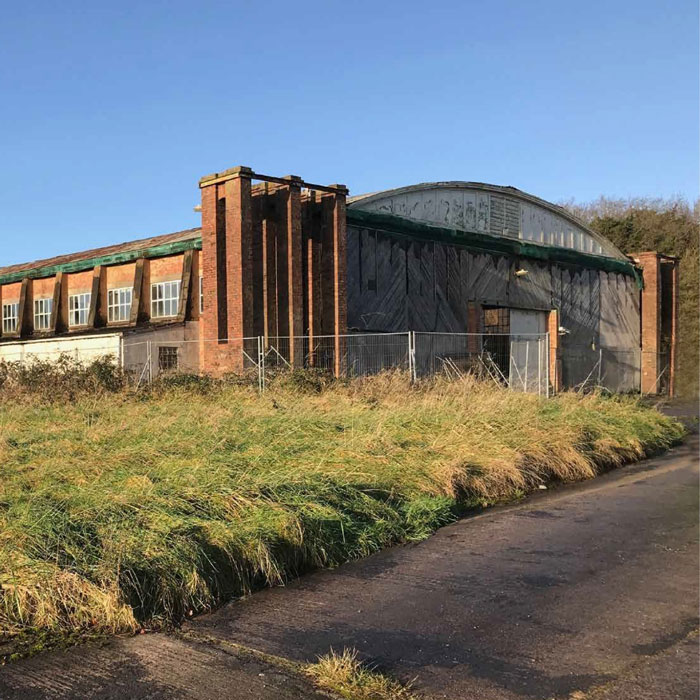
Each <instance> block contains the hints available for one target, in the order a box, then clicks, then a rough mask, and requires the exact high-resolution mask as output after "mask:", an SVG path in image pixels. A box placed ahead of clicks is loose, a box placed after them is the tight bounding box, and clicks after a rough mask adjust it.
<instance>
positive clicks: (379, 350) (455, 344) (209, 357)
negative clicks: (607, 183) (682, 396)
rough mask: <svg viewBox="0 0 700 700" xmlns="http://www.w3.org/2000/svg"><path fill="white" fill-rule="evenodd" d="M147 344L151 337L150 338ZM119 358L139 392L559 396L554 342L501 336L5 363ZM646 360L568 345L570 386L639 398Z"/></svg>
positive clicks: (125, 352)
mask: <svg viewBox="0 0 700 700" xmlns="http://www.w3.org/2000/svg"><path fill="white" fill-rule="evenodd" d="M142 337H143V336H142ZM105 356H111V357H113V358H114V359H115V361H116V362H117V363H118V364H119V365H120V366H121V367H123V369H124V370H125V371H126V373H127V374H128V376H129V378H130V379H131V381H132V382H133V383H135V384H137V385H140V384H149V383H151V382H153V381H154V380H155V379H156V378H157V377H161V376H163V375H170V374H174V373H180V374H200V373H201V368H202V367H207V368H212V369H213V370H214V371H217V370H218V373H236V374H241V375H249V377H250V378H251V380H252V381H255V382H257V384H258V386H259V389H260V391H264V390H265V384H266V381H267V379H269V378H270V377H272V376H274V375H275V374H279V373H280V372H284V371H287V370H292V369H307V370H315V371H318V372H322V373H327V374H328V375H330V376H337V377H364V376H368V375H372V374H378V373H379V372H382V371H385V370H402V371H405V372H407V373H409V374H410V376H411V377H412V379H414V380H418V379H421V378H424V377H430V376H434V375H438V374H441V375H444V376H447V377H452V378H457V377H460V376H464V375H467V374H470V375H474V376H477V377H479V378H480V379H484V380H486V381H493V382H494V383H496V384H498V385H500V386H503V387H506V388H508V389H511V390H513V391H523V392H528V393H535V394H538V395H541V396H549V395H550V394H551V393H552V391H553V384H554V382H553V381H552V376H551V373H550V367H552V365H553V363H551V362H550V355H549V334H546V333H543V334H530V335H513V334H499V333H427V332H413V331H409V332H405V333H356V334H347V335H342V336H338V337H336V336H333V335H327V336H300V337H295V338H289V337H286V336H279V337H272V336H270V337H267V338H266V337H264V336H255V337H249V338H236V339H230V340H225V341H222V340H203V339H198V340H177V339H173V338H172V337H169V338H158V339H156V340H141V339H139V338H129V337H128V336H123V337H121V338H120V337H118V336H114V337H110V338H109V340H108V341H105V339H104V338H100V339H98V337H94V338H93V339H90V342H89V343H86V342H83V344H82V345H81V346H75V347H71V348H69V349H68V350H66V349H65V347H62V346H61V344H60V343H59V342H58V341H53V342H51V343H48V342H47V343H44V344H38V343H37V344H29V343H27V344H22V345H20V344H17V345H15V344H12V345H8V346H7V347H6V348H4V352H3V353H2V354H0V361H3V360H4V361H6V362H20V363H28V362H34V361H52V360H56V359H58V358H59V357H68V358H70V359H72V360H77V361H79V362H83V363H89V362H91V361H93V360H95V359H98V358H100V357H105ZM641 362H642V353H641V351H640V350H639V349H633V350H629V349H621V348H600V347H598V348H594V347H590V346H588V347H581V346H570V347H560V350H559V365H560V372H561V375H560V379H561V385H562V386H563V387H566V388H570V389H576V390H579V391H586V390H591V389H594V388H596V387H601V388H604V389H608V390H609V391H612V392H638V391H639V390H640V381H641ZM657 366H658V368H659V372H658V373H659V377H658V379H657V390H658V391H659V392H660V393H663V391H665V390H667V387H668V382H669V376H670V355H669V353H661V354H659V357H658V362H657Z"/></svg>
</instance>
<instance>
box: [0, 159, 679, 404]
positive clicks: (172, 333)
mask: <svg viewBox="0 0 700 700" xmlns="http://www.w3.org/2000/svg"><path fill="white" fill-rule="evenodd" d="M199 186H200V191H201V206H200V207H199V208H200V209H201V216H202V224H201V228H196V229H190V230H187V231H181V232H178V233H173V234H167V235H164V236H158V237H155V238H150V239H144V240H138V241H132V242H128V243H123V244H120V245H115V246H109V247H106V248H101V249H98V250H92V251H85V252H83V253H76V254H70V255H64V256H59V257H56V258H53V259H48V260H40V261H37V262H34V263H29V264H23V265H12V266H9V267H5V268H0V307H1V309H2V327H1V329H0V331H1V332H0V360H2V359H4V360H9V361H11V360H26V359H28V358H30V357H42V358H50V357H55V356H58V355H60V354H62V353H65V352H68V353H69V354H71V353H72V354H75V356H76V357H80V358H82V359H90V358H92V357H97V356H99V355H103V354H113V355H115V356H118V357H119V359H120V361H121V362H122V363H123V364H124V366H125V367H127V368H138V367H140V366H142V365H143V366H146V364H147V365H148V367H149V368H150V367H152V366H153V364H155V365H156V366H157V368H158V369H161V370H163V369H172V368H175V367H180V368H186V369H187V370H188V371H197V372H211V373H222V372H227V371H236V370H239V369H241V368H242V367H244V366H245V364H246V358H248V359H250V358H251V356H252V355H253V353H254V351H253V350H252V349H249V347H248V346H247V343H250V342H252V341H255V342H260V341H257V339H258V338H261V339H263V341H262V342H264V343H265V344H267V343H275V344H276V347H277V346H280V343H281V342H283V343H284V347H285V352H284V354H285V361H288V363H289V364H291V365H293V366H305V365H308V364H313V361H314V348H315V347H318V344H317V343H314V339H318V338H323V339H324V343H325V344H326V345H327V346H328V347H330V349H331V354H332V357H333V366H332V369H333V371H334V372H335V373H336V374H340V373H342V372H343V363H344V362H345V360H344V359H343V358H344V357H345V356H346V355H347V348H348V345H347V338H348V337H351V336H352V334H358V333H399V332H405V331H409V330H410V331H417V332H423V333H442V334H453V333H454V334H460V333H470V334H474V340H473V341H470V342H473V343H475V344H476V343H478V342H483V340H478V336H482V335H490V334H493V335H494V336H497V335H499V334H503V335H504V336H506V335H510V336H521V335H522V336H526V335H527V334H544V333H548V336H547V337H548V343H549V348H548V353H547V362H548V363H549V367H548V369H549V372H548V376H549V377H550V382H551V383H552V387H553V388H555V389H556V388H560V387H571V386H576V385H578V384H580V383H581V382H582V381H584V380H585V379H586V377H587V374H590V371H591V370H590V368H591V366H592V363H594V362H595V361H596V358H598V362H600V361H601V360H602V358H603V356H604V353H605V354H606V356H609V357H610V358H614V360H615V361H614V363H613V362H610V363H609V366H610V367H611V368H612V369H611V371H612V372H616V373H617V376H615V377H614V385H615V387H616V388H617V389H618V390H625V391H627V390H628V391H635V390H640V389H641V390H642V391H644V392H649V393H656V392H659V391H661V390H665V391H672V390H673V374H674V369H675V337H676V324H677V314H676V306H677V275H678V270H677V264H676V261H675V260H674V259H672V258H669V257H666V256H663V255H660V254H657V253H656V252H643V253H639V254H636V255H633V256H631V257H628V256H627V255H625V254H623V252H622V251H620V250H618V249H617V248H616V247H615V246H614V245H613V244H612V243H611V242H610V241H608V240H606V239H605V238H604V237H602V236H600V235H599V234H597V233H595V232H593V231H592V230H590V229H589V228H587V227H586V226H585V225H584V224H582V223H581V222H580V221H578V220H576V219H575V218H574V217H572V216H571V215H570V214H569V213H567V212H566V211H565V210H563V209H561V208H560V207H557V206H555V205H552V204H550V203H548V202H545V201H543V200H541V199H538V198H536V197H533V196H531V195H528V194H526V193H524V192H521V191H519V190H517V189H515V188H511V187H498V186H495V185H487V184H483V183H472V182H442V183H427V184H421V185H414V186H410V187H405V188H400V189H396V190H388V191H385V192H379V193H373V194H371V195H361V196H358V197H348V191H347V189H346V188H345V187H344V186H343V185H326V186H322V185H316V184H310V183H307V182H304V181H303V180H302V179H301V178H299V177H296V176H287V177H283V178H278V177H271V176H265V175H261V174H258V173H254V172H253V171H252V170H251V169H250V168H246V167H242V166H241V167H237V168H232V169H230V170H227V171H224V172H222V173H214V174H213V175H209V176H207V177H204V178H202V179H201V180H200V183H199ZM251 348H252V346H251ZM510 352H515V351H514V350H512V349H511V350H510ZM146 354H148V362H147V363H144V358H145V356H146ZM252 359H253V360H254V358H252ZM417 361H418V362H420V357H419V358H417ZM149 371H150V370H149Z"/></svg>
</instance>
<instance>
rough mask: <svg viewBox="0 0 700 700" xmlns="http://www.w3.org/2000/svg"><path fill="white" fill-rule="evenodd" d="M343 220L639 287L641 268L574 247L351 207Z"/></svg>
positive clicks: (365, 226) (624, 261) (364, 226)
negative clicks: (585, 270) (630, 280)
mask: <svg viewBox="0 0 700 700" xmlns="http://www.w3.org/2000/svg"><path fill="white" fill-rule="evenodd" d="M347 222H348V224H349V225H351V226H361V227H363V228H372V229H378V230H381V231H386V232H388V233H392V234H396V235H399V236H405V237H408V238H413V239H420V240H425V241H438V242H440V243H449V244H452V245H460V246H464V247H466V248H469V249H471V250H474V251H478V252H483V253H492V254H494V253H495V254H502V255H516V256H521V257H525V258H532V259H534V260H543V261H549V262H558V263H564V264H568V265H580V266H582V267H590V268H593V269H596V270H603V271H605V272H619V273H621V274H623V275H629V276H630V277H634V279H635V280H636V281H637V286H639V288H640V289H641V288H642V277H641V270H640V269H639V268H637V267H635V266H634V265H633V264H632V263H631V262H629V261H627V260H618V259H617V258H607V257H604V256H602V255H592V254H591V253H581V252H580V251H578V250H571V249H569V248H558V247H556V246H550V245H538V244H535V243H528V242H527V241H521V240H518V239H515V238H505V237H503V238H501V237H499V236H491V235H490V234H487V233H475V232H468V231H458V230H456V229H450V228H442V227H440V226H433V225H431V224H426V223H423V222H420V221H413V220H411V219H405V218H403V217H401V216H396V215H395V214H381V213H378V212H370V211H362V210H360V209H353V208H351V207H349V208H348V210H347Z"/></svg>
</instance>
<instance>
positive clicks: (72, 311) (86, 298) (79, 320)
mask: <svg viewBox="0 0 700 700" xmlns="http://www.w3.org/2000/svg"><path fill="white" fill-rule="evenodd" d="M91 299H92V292H81V293H79V294H71V295H70V296H69V297H68V325H69V326H87V323H88V317H89V316H90V301H91Z"/></svg>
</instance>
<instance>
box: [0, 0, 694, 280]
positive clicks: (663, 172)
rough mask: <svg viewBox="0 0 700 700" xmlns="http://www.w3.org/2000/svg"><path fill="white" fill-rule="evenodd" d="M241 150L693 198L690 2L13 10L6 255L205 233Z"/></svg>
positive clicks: (267, 159) (3, 193)
mask: <svg viewBox="0 0 700 700" xmlns="http://www.w3.org/2000/svg"><path fill="white" fill-rule="evenodd" d="M239 164H242V165H249V166H251V167H253V168H254V169H255V170H257V171H258V172H261V173H266V174H271V175H286V174H295V175H301V176H302V177H303V178H305V179H306V180H308V181H310V182H319V183H336V182H341V183H344V184H347V185H348V186H349V187H350V190H351V193H354V194H359V193H361V192H367V191H373V190H378V189H385V188H389V187H396V186H401V185H407V184H412V183H416V182H425V181H431V180H478V181H482V182H490V183H496V184H502V185H514V186H516V187H519V188H521V189H523V190H526V191H528V192H530V193H532V194H536V195H538V196H540V197H543V198H545V199H548V200H551V201H561V200H565V199H570V198H572V197H573V198H575V199H577V200H588V199H592V198H595V197H597V196H598V195H600V194H605V195H609V196H628V195H654V196H670V195H676V194H681V195H685V196H686V197H688V198H691V199H693V198H695V197H696V196H697V190H698V3H697V0H672V1H669V0H605V2H602V1H599V0H586V2H574V1H570V2H566V1H564V2H562V0H557V1H554V0H543V1H538V0H530V1H528V2H525V1H524V0H502V1H501V2H499V1H497V0H489V1H485V0H461V1H459V0H455V1H452V2H441V1H440V0H423V1H420V2H417V1H414V0H401V1H397V2H394V1H388V0H374V1H372V2H366V1H365V0H355V1H354V2H347V1H345V2H337V1H335V0H325V2H315V1H313V0H310V1H308V2H301V3H300V2H290V1H287V2H276V1H272V0H266V2H242V1H238V0H229V1H228V2H211V1H208V0H200V1H199V2H192V1H191V0H188V1H187V2H184V1H182V0H168V1H167V2H166V1H156V0H139V1H135V0H120V1H119V2H88V1H87V0H81V1H80V2H77V1H75V0H63V1H62V2H60V3H59V2H54V1H53V0H52V1H51V2H49V1H47V0H37V1H35V2H31V3H30V2H25V3H10V2H6V3H3V6H2V15H1V18H0V242H1V243H2V244H3V245H2V246H1V247H0V266H1V265H4V264H10V263H15V262H22V261H25V260H33V259H36V258H43V257H48V256H51V255H54V254H58V253H65V252H72V251H75V250H82V249H86V248H90V247H95V246H99V245H106V244H109V243H116V242H121V241H124V240H129V239H134V238H138V237H144V236H149V235H156V234H159V233H167V232H170V231H177V230H180V229H184V228H189V227H192V226H197V225H199V216H198V215H197V214H195V213H193V211H192V207H193V206H194V205H195V204H197V203H198V201H199V191H198V189H197V181H198V179H199V177H201V176H202V175H205V174H208V173H210V172H214V171H217V170H223V169H225V168H228V167H231V166H234V165H239Z"/></svg>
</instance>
